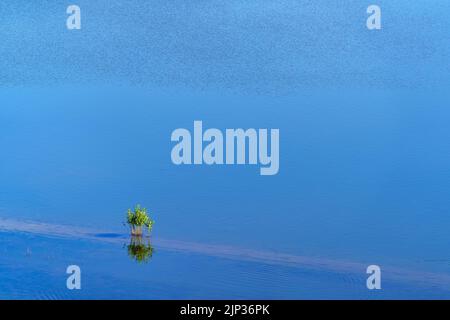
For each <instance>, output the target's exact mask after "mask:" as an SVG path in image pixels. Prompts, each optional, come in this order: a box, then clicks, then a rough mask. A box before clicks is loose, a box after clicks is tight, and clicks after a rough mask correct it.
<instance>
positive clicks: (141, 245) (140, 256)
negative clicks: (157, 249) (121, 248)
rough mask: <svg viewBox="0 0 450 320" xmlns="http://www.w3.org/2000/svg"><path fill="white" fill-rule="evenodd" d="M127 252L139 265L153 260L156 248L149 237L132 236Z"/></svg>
mask: <svg viewBox="0 0 450 320" xmlns="http://www.w3.org/2000/svg"><path fill="white" fill-rule="evenodd" d="M127 251H128V256H129V257H130V258H131V259H133V260H135V261H137V262H139V263H146V262H148V261H149V260H150V259H151V258H152V256H153V252H154V248H153V246H152V245H151V244H150V238H149V237H146V238H144V237H142V236H132V237H131V239H130V244H128V245H127Z"/></svg>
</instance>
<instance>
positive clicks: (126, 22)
mask: <svg viewBox="0 0 450 320" xmlns="http://www.w3.org/2000/svg"><path fill="white" fill-rule="evenodd" d="M378 2H380V5H381V6H382V8H383V29H382V30H381V31H379V32H378V31H376V32H369V31H368V30H367V28H366V27H365V19H366V16H367V15H366V4H363V3H361V1H353V0H349V1H326V0H319V1H277V2H270V1H226V2H224V1H211V2H204V1H191V2H186V1H171V2H167V1H151V2H147V1H137V0H133V1H127V2H125V1H95V3H94V2H92V1H84V0H80V1H78V3H77V4H78V5H79V6H80V7H81V8H82V19H83V20H82V21H83V22H82V29H81V30H76V31H68V30H67V29H66V28H65V18H66V15H65V8H64V6H61V5H60V4H56V3H55V4H53V3H49V2H46V3H38V2H25V1H15V2H14V3H2V4H0V12H1V15H2V22H1V24H2V28H1V31H0V33H1V35H2V43H1V44H0V54H1V56H2V59H0V70H1V71H0V147H1V150H2V154H1V156H0V252H1V253H2V254H1V256H0V297H1V298H42V299H61V298H63V299H77V298H92V299H95V298H155V299H157V298H180V299H182V298H224V299H226V298H254V299H257V298H290V299H296V298H297V299H300V298H338V299H339V298H357V299H366V298H368V299H377V298H449V297H450V291H449V288H450V254H449V253H448V248H449V247H450V236H449V232H448V230H449V228H450V215H449V212H448V211H449V210H448V208H449V207H450V195H449V190H450V182H449V181H450V170H449V165H448V164H449V163H450V151H449V150H450V149H449V141H450V127H449V126H448V123H449V119H450V109H449V108H448V106H449V101H450V100H449V96H448V93H447V92H446V91H447V90H448V89H447V88H448V84H449V83H450V81H449V80H450V79H449V75H450V63H449V61H450V56H449V48H450V43H449V37H448V31H449V30H450V23H449V19H448V16H447V12H449V9H450V4H449V2H448V1H443V0H442V1H434V2H433V4H430V3H429V1H424V0H420V1H415V2H414V3H410V1H406V0H405V1H403V0H399V1H395V3H394V2H392V1H378ZM195 120H202V121H203V126H204V128H219V129H221V130H225V129H226V128H244V129H245V128H256V129H258V128H279V129H280V171H279V173H278V174H277V175H274V176H261V175H259V166H257V165H247V166H225V165H224V166H206V165H204V166H175V165H173V164H172V162H171V159H170V152H171V148H172V146H173V144H172V143H171V141H170V135H171V132H172V131H173V130H174V129H177V128H187V129H189V130H191V131H192V130H193V122H194V121H195ZM137 203H140V204H141V205H143V206H145V207H147V208H148V209H149V211H150V212H151V214H152V215H153V217H154V219H155V220H156V223H155V227H154V232H153V234H152V238H151V240H149V241H148V240H145V241H144V243H137V244H136V243H133V242H132V241H133V240H132V239H130V238H129V236H128V230H127V228H126V227H125V226H124V218H125V213H126V210H127V209H128V208H129V207H131V206H133V205H134V204H137ZM130 245H131V247H130ZM133 245H134V246H133ZM135 245H139V246H138V247H136V246H135ZM140 245H142V246H143V247H141V246H140ZM139 250H143V251H139ZM133 254H134V256H133ZM137 254H144V256H145V257H146V259H147V261H146V262H145V263H139V262H138V261H136V259H135V258H136V255H137ZM70 264H76V265H79V266H80V267H81V269H82V275H83V276H82V277H83V278H82V279H83V280H82V290H80V291H70V290H67V289H66V278H67V274H66V272H65V271H66V268H67V266H68V265H70ZM370 264H377V265H379V266H381V268H382V270H383V276H382V279H383V290H381V291H377V292H373V291H369V290H367V289H366V277H367V274H366V267H367V266H368V265H370Z"/></svg>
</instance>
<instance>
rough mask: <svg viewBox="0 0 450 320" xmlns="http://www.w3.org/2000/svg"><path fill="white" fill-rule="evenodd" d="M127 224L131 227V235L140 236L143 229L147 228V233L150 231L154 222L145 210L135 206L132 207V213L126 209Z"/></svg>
mask: <svg viewBox="0 0 450 320" xmlns="http://www.w3.org/2000/svg"><path fill="white" fill-rule="evenodd" d="M127 223H128V225H130V227H131V234H132V235H135V236H141V235H142V233H143V230H142V228H143V227H147V229H148V232H150V231H152V227H153V223H154V221H153V220H152V219H151V218H150V217H149V216H148V214H147V209H145V208H141V206H140V205H137V206H136V207H134V211H132V210H131V209H128V212H127Z"/></svg>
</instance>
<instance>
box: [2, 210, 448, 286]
mask: <svg viewBox="0 0 450 320" xmlns="http://www.w3.org/2000/svg"><path fill="white" fill-rule="evenodd" d="M2 231H3V232H23V233H31V234H36V235H41V236H47V237H57V238H67V239H73V240H76V239H79V240H89V241H98V242H108V243H116V244H122V245H123V243H124V240H126V239H129V236H128V235H127V234H117V233H102V232H98V231H95V230H92V229H85V228H79V227H72V226H66V225H57V224H47V223H39V222H33V221H19V220H14V219H3V218H0V232H2ZM152 245H154V246H155V247H156V248H157V249H158V250H165V251H175V252H181V253H194V254H202V255H208V256H214V257H220V258H226V259H231V260H238V261H252V262H257V263H264V264H271V265H282V266H287V267H293V268H302V269H309V270H314V271H320V272H333V273H338V274H348V273H351V274H355V275H361V276H362V277H365V275H366V273H365V272H366V268H367V265H368V264H363V263H359V262H348V261H342V260H332V259H324V258H314V257H306V256H299V255H293V254H284V253H276V252H270V251H260V250H252V249H245V248H238V247H232V246H222V245H208V244H202V243H195V242H185V241H177V240H167V239H161V238H156V239H154V240H152ZM381 267H382V269H383V278H384V279H389V280H392V281H401V282H405V283H408V284H410V282H414V283H415V284H418V285H421V286H426V287H430V286H433V287H440V288H443V289H445V290H448V288H449V287H450V275H447V274H444V273H432V272H420V271H410V270H408V269H403V268H398V267H388V266H383V265H382V266H381ZM363 285H364V284H363Z"/></svg>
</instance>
